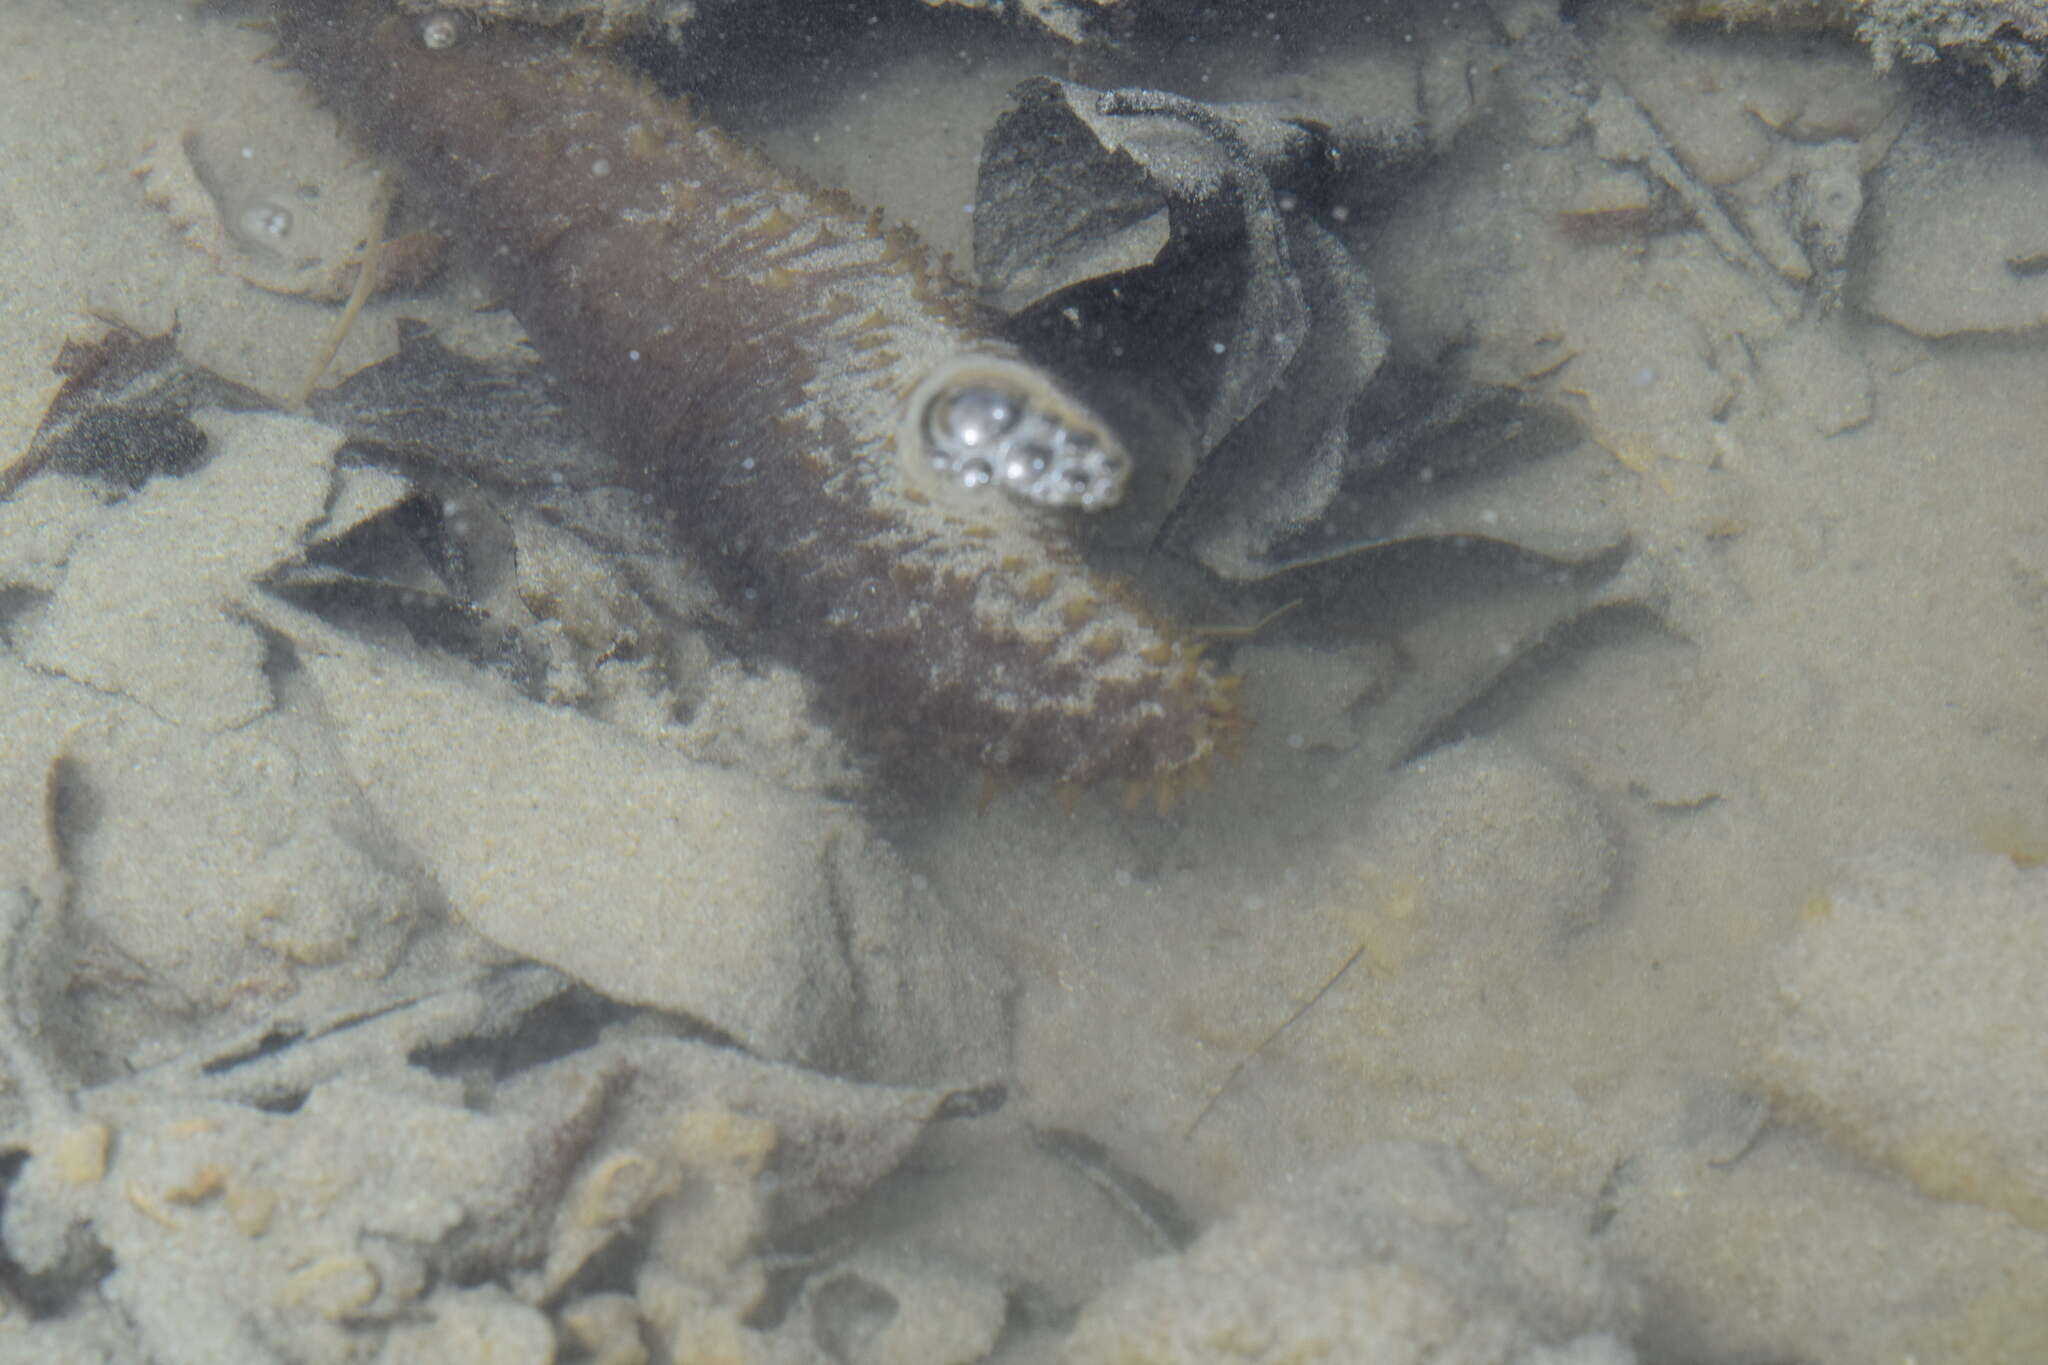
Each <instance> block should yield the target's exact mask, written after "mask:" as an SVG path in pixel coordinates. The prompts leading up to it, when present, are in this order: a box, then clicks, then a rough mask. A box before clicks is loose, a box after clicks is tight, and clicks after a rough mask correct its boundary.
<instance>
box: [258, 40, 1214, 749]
mask: <svg viewBox="0 0 2048 1365" xmlns="http://www.w3.org/2000/svg"><path fill="white" fill-rule="evenodd" d="M420 24H421V21H420V20H418V19H417V18H406V17H403V16H398V15H394V14H391V13H389V12H388V10H387V9H386V8H385V6H384V5H382V4H381V3H378V2H377V0H281V3H280V7H279V30H280V34H281V37H282V42H283V53H284V55H285V57H286V58H287V60H288V61H289V62H290V63H291V64H292V65H293V66H295V67H297V68H298V69H299V70H301V71H303V72H304V73H305V74H306V75H307V76H308V77H309V78H310V79H311V81H312V82H313V84H314V86H315V87H316V88H317V89H318V91H319V92H320V94H321V95H322V97H323V98H324V99H326V100H327V101H329V102H330V103H331V104H333V105H334V106H335V108H336V109H337V110H338V111H339V112H340V114H341V116H342V118H343V120H344V122H345V123H347V124H348V125H349V126H350V127H352V128H353V129H354V130H355V132H356V133H357V134H358V135H359V136H361V137H362V138H363V139H364V140H366V141H367V142H368V143H369V144H370V145H371V146H372V147H374V148H375V149H376V150H377V151H378V152H379V153H380V154H382V155H384V156H386V157H388V158H390V159H392V160H393V161H395V162H397V163H399V164H400V165H401V166H402V167H403V168H404V170H405V171H406V173H407V176H408V181H409V183H410V184H411V186H412V187H413V188H414V189H415V190H417V191H420V192H423V193H425V194H426V195H427V196H428V197H429V198H430V199H431V200H432V201H433V203H434V204H435V205H436V207H437V208H438V209H439V210H440V211H441V213H442V214H443V215H444V216H445V217H446V218H447V220H448V222H449V224H450V225H451V226H453V227H454V228H455V230H456V231H457V233H458V234H459V235H462V236H464V237H466V238H467V239H468V245H469V247H470V249H471V250H472V253H473V256H474V259H475V260H476V261H477V263H478V264H479V265H480V266H481V267H482V268H483V269H484V270H485V271H486V272H487V273H488V275H489V277H490V278H491V279H492V281H493V282H494V284H495V286H496V287H497V288H498V289H499V290H501V291H502V293H503V296H504V298H505V300H506V302H507V303H508V305H509V306H510V308H511V309H512V311H513V313H514V314H515V315H516V316H517V317H518V319H519V321H520V322H521V324H522V325H523V326H524V327H525V328H526V330H527V332H528V334H529V335H530V336H531V337H532V339H533V342H534V344H535V346H536V347H537V348H538V349H539V351H540V353H541V355H542V357H543V359H544V360H545V361H546V362H547V364H548V365H549V367H550V368H551V369H553V370H554V371H555V372H556V373H557V374H558V375H560V376H561V377H562V378H563V379H564V380H566V381H567V383H568V387H569V388H570V390H571V391H572V392H573V393H575V394H577V395H579V397H580V400H581V402H582V403H583V405H584V407H585V408H586V409H587V410H588V412H589V413H590V414H591V415H592V416H593V417H594V418H596V419H597V420H598V422H599V423H600V425H601V426H602V427H603V428H604V429H605V430H606V431H607V432H608V433H609V435H610V437H611V440H612V442H613V444H614V447H615V449H616V450H617V451H618V453H619V455H620V457H621V458H622V460H623V461H625V462H626V463H627V465H628V467H629V468H631V469H632V470H634V471H635V474H634V477H635V478H636V479H637V480H638V482H639V483H640V485H641V486H642V487H643V488H644V489H645V490H646V491H647V492H648V493H650V494H651V495H652V496H654V497H655V498H657V499H658V500H659V502H660V505H661V506H662V507H663V509H664V511H665V513H666V514H667V515H668V516H669V517H670V519H671V520H672V522H673V524H674V525H675V527H676V530H677V533H678V535H679V536H681V537H683V538H684V539H685V540H686V541H687V542H688V543H689V544H690V545H691V546H692V547H693V548H694V549H695V550H696V551H697V552H698V554H699V555H700V556H701V557H702V559H703V560H704V561H705V562H707V563H708V564H709V566H710V567H711V569H712V570H713V572H714V573H715V574H717V576H718V577H719V578H720V579H721V580H722V582H723V584H724V586H725V587H726V588H727V589H728V591H731V592H733V593H734V594H735V595H742V596H744V597H746V598H747V599H748V600H750V601H751V602H752V603H753V604H754V605H755V607H756V608H757V609H758V611H759V619H760V621H761V623H762V625H763V626H764V627H765V628H766V630H767V631H768V632H769V639H770V641H771V643H772V646H773V648H774V649H775V650H776V651H777V652H778V653H780V654H782V655H783V656H785V657H788V658H790V659H791V660H792V661H794V662H795V663H797V664H798V665H799V666H800V667H802V668H804V669H805V670H806V671H807V672H808V673H809V674H810V675H811V676H812V677H813V678H814V679H815V681H816V682H817V683H818V685H819V686H820V688H821V689H822V690H823V691H824V692H825V694H826V695H827V696H828V697H830V698H832V699H833V700H834V701H835V702H836V703H838V704H839V705H841V706H842V707H843V708H845V709H846V710H848V711H850V712H851V713H853V714H854V715H856V716H858V717H861V718H864V719H865V720H867V721H868V722H870V723H871V724H873V725H875V726H878V727H882V728H885V729H887V730H889V731H893V732H896V733H899V734H903V735H908V736H910V737H911V738H912V739H913V740H914V741H916V742H920V743H925V744H929V745H930V746H931V747H933V748H934V749H936V750H939V751H943V752H946V753H950V754H953V755H956V756H958V757H961V758H964V759H966V760H968V761H970V762H974V763H978V764H981V765H983V766H984V767H986V768H988V769H989V770H991V771H994V772H999V773H1005V774H1014V775H1018V776H1025V777H1043V778H1050V779H1053V780H1055V781H1063V782H1090V781H1095V780H1098V779H1101V778H1108V777H1120V778H1128V779H1136V780H1140V781H1144V780H1150V779H1155V778H1156V779H1163V780H1165V781H1167V782H1169V783H1170V782H1171V781H1172V779H1173V776H1174V774H1176V773H1178V772H1179V771H1181V770H1183V769H1185V768H1187V767H1188V766H1189V765H1192V764H1196V763H1199V762H1200V761H1201V760H1203V759H1204V758H1206V757H1207V756H1208V755H1209V754H1210V752H1211V751H1212V750H1213V748H1214V746H1215V744H1216V742H1217V738H1218V735H1219V733H1220V732H1221V731H1222V730H1225V729H1227V728H1228V724H1229V716H1230V707H1229V703H1228V701H1227V698H1226V697H1225V695H1224V694H1223V691H1222V689H1221V688H1220V687H1219V685H1218V680H1217V679H1216V678H1215V677H1214V676H1213V674H1212V673H1211V672H1210V671H1209V670H1208V669H1207V668H1206V667H1204V666H1203V665H1202V664H1201V662H1200V661H1199V659H1198V658H1197V651H1196V650H1195V649H1194V648H1193V647H1192V646H1190V645H1188V644H1187V643H1185V642H1184V641H1182V640H1180V639H1179V638H1177V637H1176V636H1175V635H1173V634H1172V633H1171V632H1170V631H1168V630H1167V629H1166V628H1164V627H1162V626H1161V625H1159V624H1158V623H1157V622H1155V621H1153V620H1152V619H1151V618H1150V617H1149V616H1147V615H1146V614H1144V613H1143V612H1141V611H1139V610H1137V609H1136V608H1134V607H1132V606H1130V605H1129V604H1128V602H1127V600H1126V595H1125V594H1122V593H1120V592H1118V591H1117V590H1115V589H1114V588H1113V587H1112V586H1110V585H1108V584H1106V583H1104V582H1102V581H1100V580H1099V579H1097V578H1096V577H1095V576H1093V575H1091V573H1090V572H1089V571H1088V569H1087V568H1086V566H1085V565H1084V564H1083V563H1082V562H1081V560H1080V558H1079V556H1078V555H1077V554H1076V553H1075V552H1074V551H1073V549H1072V548H1071V547H1070V545H1069V544H1068V534H1069V528H1068V527H1067V526H1066V525H1065V524H1064V523H1062V522H1061V521H1059V520H1058V519H1057V518H1056V517H1054V516H1052V515H1050V514H1047V513H1045V512H1042V511H1040V510H1037V509H1032V508H1028V507H1024V506H1020V505H1017V504H1015V503H1012V502H1010V501H1009V500H1007V499H1004V498H1002V497H1000V496H995V495H992V494H990V495H987V496H979V497H970V496H948V495H947V493H946V490H945V489H943V488H939V489H933V488H931V487H928V486H926V480H924V479H922V478H921V477H920V475H919V471H918V468H917V463H918V462H917V461H916V460H915V459H911V458H906V457H905V456H904V454H902V453H900V452H899V451H898V449H897V434H898V429H899V426H900V425H901V423H902V421H903V412H904V404H905V400H906V397H907V396H908V395H910V394H911V393H912V392H913V391H914V390H915V389H916V388H917V386H918V385H919V384H920V382H921V381H923V380H924V379H925V378H926V377H927V376H928V375H929V374H931V373H932V372H933V371H934V369H935V367H938V366H941V365H944V364H946V363H948V362H949V361H952V360H954V359H955V358H957V357H959V356H961V355H962V354H968V355H973V354H985V355H998V356H1010V357H1012V358H1014V353H1012V352H1009V351H1007V350H1006V349H1005V348H1004V347H1003V346H1002V345H1001V344H1000V343H997V342H994V341H992V340H991V339H990V338H989V337H988V336H987V335H986V334H984V333H983V332H982V331H981V330H980V329H979V328H978V327H977V325H976V320H975V315H974V309H973V307H972V305H971V303H970V302H969V301H968V300H967V299H966V298H964V297H963V296H962V295H961V294H960V293H958V292H957V291H955V290H954V289H953V288H952V287H951V286H950V285H949V284H948V283H947V282H945V281H943V280H941V279H938V278H935V277H933V276H931V275H928V274H927V272H926V271H925V269H924V267H923V262H922V255H921V252H920V251H919V250H918V249H917V248H916V246H915V244H914V243H912V242H910V241H909V240H908V239H907V237H905V236H904V235H903V234H899V233H887V232H882V231H879V230H877V228H876V226H875V225H874V224H873V223H872V222H871V221H869V220H868V219H866V218H863V217H862V216H861V215H859V214H858V213H857V212H856V211H855V210H854V209H853V206H852V205H851V203H850V202H848V201H846V200H845V199H844V197H843V196H834V195H820V194H817V193H815V192H812V191H809V190H807V189H805V188H803V187H801V186H799V185H798V184H796V183H795V182H794V181H792V180H791V179H790V178H789V177H787V176H785V175H783V174H781V173H780V172H778V171H776V170H775V169H774V168H773V167H771V166H770V165H768V164H767V163H766V162H765V161H764V160H763V159H762V158H760V157H759V156H758V155H756V154H754V153H753V152H751V151H750V150H749V149H747V148H745V147H743V146H741V145H740V144H738V143H737V142H735V141H734V140H733V139H732V138H730V137H728V136H726V135H725V134H723V133H721V132H720V131H719V130H717V129H716V128H713V127H709V126H706V125H705V124H703V123H702V122H700V121H698V120H696V119H693V118H692V117H690V116H689V115H688V114H687V113H685V112H684V111H682V110H680V109H678V108H677V107H676V106H675V105H674V104H673V103H672V102H668V101H664V100H662V99H660V98H659V97H657V96H656V95H654V94H653V93H651V92H650V91H648V90H647V89H646V88H645V87H644V85H643V84H642V83H641V82H639V81H638V80H636V79H634V78H632V77H630V76H628V75H626V74H625V73H623V72H621V71H619V70H618V69H616V68H615V67H614V66H613V65H612V64H610V63H609V62H607V61H606V60H605V59H603V58H601V57H600V56H597V55H595V54H592V53H588V52H584V51H579V50H576V49H574V48H568V47H565V46H564V45H563V43H562V41H561V40H560V39H559V38H549V37H545V36H541V35H537V34H534V33H530V32H526V31H523V30H520V29H518V28H515V27H512V26H486V27H482V28H479V27H476V26H473V25H464V26H462V27H461V28H460V29H459V30H458V31H457V34H456V36H455V38H454V40H453V41H451V42H445V43H444V42H443V41H442V39H443V38H445V37H446V36H447V35H446V34H445V33H442V32H438V31H437V32H434V33H433V34H432V35H431V36H432V37H433V38H434V40H435V41H434V42H433V43H432V44H429V43H428V42H425V41H423V40H422V33H421V28H420ZM982 492H983V493H984V494H988V493H989V490H982Z"/></svg>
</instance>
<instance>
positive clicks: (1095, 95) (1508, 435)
mask: <svg viewBox="0 0 2048 1365" xmlns="http://www.w3.org/2000/svg"><path fill="white" fill-rule="evenodd" d="M1016 100H1017V103H1016V107H1015V108H1014V109H1013V110H1011V111H1010V112H1009V113H1008V114H1006V115H1004V116H1003V118H1002V119H1000V120H999V121H998V122H997V124H996V126H995V127H994V128H993V129H992V130H991V132H990V134H989V136H988V139H987V141H986V143H985V145H984V147H983V153H982V170H981V181H980V188H979V199H978V203H977V205H976V211H975V261H976V268H977V271H978V273H979V275H980V277H981V278H982V280H983V283H984V286H985V288H986V290H987V293H988V295H989V297H990V298H991V300H992V301H993V302H995V303H996V304H997V305H998V306H999V307H1001V308H1003V309H1005V310H1007V311H1009V312H1011V313H1012V314H1013V315H1014V317H1013V324H1014V325H1015V327H1016V329H1017V331H1018V333H1019V335H1020V336H1023V337H1025V338H1026V339H1027V340H1028V339H1032V338H1035V337H1043V336H1049V335H1050V334H1052V333H1054V332H1057V331H1060V330H1061V329H1062V328H1064V329H1065V331H1066V333H1067V336H1066V338H1065V339H1066V340H1067V341H1069V342H1075V341H1076V340H1077V339H1078V344H1080V345H1082V346H1084V347H1086V348H1087V349H1088V351H1089V353H1090V355H1091V359H1092V360H1094V361H1096V362H1098V363H1097V365H1096V368H1097V369H1099V370H1106V371H1120V372H1121V373H1122V375H1123V376H1124V380H1125V382H1124V385H1123V387H1125V388H1127V389H1133V390H1137V391H1140V392H1149V393H1151V394H1153V395H1154V396H1155V397H1156V396H1157V395H1161V394H1170V395H1172V396H1173V397H1175V398H1176V399H1177V400H1178V403H1177V409H1178V411H1177V417H1176V419H1175V420H1174V422H1173V423H1172V425H1174V426H1175V427H1177V429H1176V430H1172V431H1170V432H1168V433H1167V436H1166V438H1165V439H1161V438H1160V437H1159V436H1158V435H1157V434H1155V433H1150V432H1148V433H1147V437H1148V440H1147V444H1148V446H1149V447H1151V448H1150V449H1149V450H1148V452H1147V453H1148V455H1150V456H1151V457H1152V459H1153V463H1154V469H1153V470H1152V471H1151V473H1152V477H1151V479H1150V480H1149V483H1150V486H1151V488H1152V489H1153V492H1152V493H1151V495H1150V496H1149V497H1141V498H1139V499H1137V500H1136V502H1137V506H1136V507H1135V509H1134V510H1133V512H1132V513H1131V514H1130V516H1131V517H1133V518H1137V519H1140V520H1141V521H1142V523H1143V525H1142V531H1143V533H1144V534H1145V536H1146V537H1147V538H1148V539H1149V540H1150V541H1151V542H1152V544H1153V545H1154V546H1155V547H1157V548H1163V549H1166V550H1169V551H1171V552H1173V553H1175V554H1178V555H1182V556H1185V557H1188V558H1191V559H1193V560H1194V561H1195V562H1197V563H1199V564H1201V565H1202V566H1203V567H1204V568H1206V569H1208V570H1209V571H1210V572H1211V573H1213V574H1216V575H1217V576H1219V577H1221V578H1223V579H1226V580H1233V581H1238V582H1259V581H1264V580H1268V579H1271V578H1273V577H1275V576H1276V575H1280V574H1283V573H1286V572H1287V571H1289V570H1291V569H1296V568H1299V567H1301V566H1303V565H1305V564H1314V563H1317V562H1321V561H1323V560H1326V559H1329V558H1333V557H1339V556H1343V555H1349V554H1355V553H1358V552H1361V551H1364V550H1370V549H1373V548H1376V547H1380V546H1385V545H1388V544H1393V543H1399V542H1401V541H1404V540H1409V539H1417V538H1431V537H1444V538H1478V539H1497V540H1502V541H1504V542H1506V543H1509V544H1511V545H1514V546H1516V547H1518V548H1522V549H1526V550H1529V551H1531V552H1533V553H1536V554H1542V555H1554V556H1556V557H1558V558H1561V559H1565V560H1568V561H1572V562H1579V561H1584V560H1587V559H1590V558H1593V557H1595V556H1598V555H1600V554H1603V553H1605V552H1606V551H1608V550H1610V549H1612V548H1613V547H1614V546H1615V545H1617V544H1618V543H1619V542H1620V539H1621V531H1620V527H1619V524H1618V522H1617V521H1616V520H1615V519H1614V518H1612V517H1611V516H1608V515H1606V514H1605V512H1604V509H1603V507H1602V503H1601V500H1600V499H1599V498H1597V497H1593V496H1590V495H1589V490H1590V489H1591V488H1592V486H1593V485H1595V484H1597V482H1598V480H1599V479H1600V478H1601V477H1602V476H1603V475H1604V474H1605V473H1606V472H1607V471H1606V470H1605V468H1604V462H1602V461H1600V460H1599V459H1598V457H1597V455H1593V454H1590V453H1588V452H1587V451H1586V450H1585V449H1582V448H1581V446H1580V443H1579V442H1578V441H1577V440H1576V430H1575V428H1574V427H1572V426H1571V424H1570V423H1569V422H1568V421H1567V420H1566V419H1564V418H1563V416H1562V415H1561V414H1557V413H1554V412H1551V411H1548V410H1545V409H1543V408H1541V407H1539V406H1537V405H1535V404H1533V403H1531V402H1530V401H1529V400H1527V399H1526V398H1525V397H1524V396H1523V395H1521V394H1520V393H1519V392H1516V391H1514V390H1509V389H1501V388H1494V387H1487V386H1476V385H1472V384H1469V383H1467V382H1464V381H1462V380H1460V379H1458V378H1456V377H1455V367H1454V366H1449V365H1447V366H1446V367H1444V369H1443V371H1442V372H1441V373H1419V372H1415V371H1397V370H1395V369H1394V368H1392V367H1389V366H1388V365H1387V363H1386V359H1387V355H1388V351H1389V344H1388V337H1387V335H1386V333H1385V332H1384V331H1383V330H1382V329H1381V326H1380V322H1379V319H1378V318H1377V316H1376V315H1375V312H1374V308H1373V290H1372V284H1371V281H1370V280H1369V279H1368V277H1367V275H1366V272H1365V269H1364V266H1363V265H1362V263H1361V260H1360V257H1359V255H1358V254H1357V253H1355V252H1354V251H1353V249H1352V245H1351V243H1350V242H1349V241H1348V240H1347V237H1348V236H1355V235H1356V234H1357V233H1358V232H1360V231H1361V230H1362V228H1361V224H1360V223H1359V222H1358V221H1357V219H1356V216H1355V215H1353V216H1352V221H1351V222H1350V225H1349V226H1348V227H1346V226H1345V225H1344V224H1343V223H1341V222H1340V221H1339V219H1340V217H1343V216H1344V215H1336V214H1332V213H1330V212H1329V210H1330V209H1331V208H1333V207H1334V206H1335V203H1336V202H1337V201H1338V200H1339V198H1340V197H1341V200H1342V202H1343V204H1344V205H1345V206H1347V207H1351V206H1356V205H1366V206H1370V205H1372V204H1374V203H1375V202H1379V201H1384V200H1386V199H1388V198H1390V197H1391V196H1392V194H1393V193H1394V192H1395V190H1396V189H1397V188H1398V186H1399V185H1400V184H1401V183H1402V182H1403V181H1404V180H1406V179H1408V178H1410V177H1411V176H1412V175H1413V174H1414V173H1415V168H1416V166H1417V164H1418V163H1419V160H1420V152H1421V146H1422V142H1421V137H1420V134H1419V132H1418V130H1417V129H1416V128H1415V127H1414V126H1412V125H1409V124H1393V125H1377V126H1368V125H1364V124H1361V123H1358V122H1356V121H1347V120H1346V119H1345V118H1344V117H1342V116H1340V115H1334V114H1330V113H1327V112H1324V111H1318V110H1312V109H1306V108H1303V107H1301V106H1299V105H1295V104H1204V103H1201V102H1199V101H1196V100H1192V99H1188V98H1186V97H1185V96H1181V95H1176V94H1171V93H1168V92H1164V91H1157V90H1110V91H1102V90H1094V89H1091V88H1089V87H1087V86H1083V85H1078V84H1075V83H1073V82H1068V81H1055V80H1048V79H1038V80H1032V81H1027V82H1025V83H1024V84H1023V85H1021V86H1020V87H1018V90H1017V92H1016ZM1340 229H1341V231H1340ZM1097 382H1098V384H1099V385H1104V386H1109V385H1113V384H1114V383H1115V381H1114V380H1102V379H1098V381H1097ZM1162 464H1163V465H1164V466H1166V468H1165V470H1164V471H1163V472H1161V470H1160V469H1159V466H1160V465H1162Z"/></svg>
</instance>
